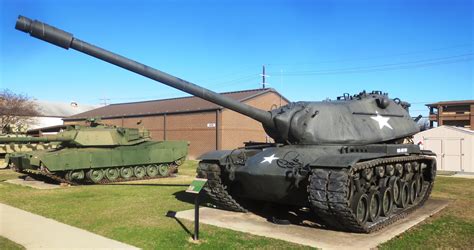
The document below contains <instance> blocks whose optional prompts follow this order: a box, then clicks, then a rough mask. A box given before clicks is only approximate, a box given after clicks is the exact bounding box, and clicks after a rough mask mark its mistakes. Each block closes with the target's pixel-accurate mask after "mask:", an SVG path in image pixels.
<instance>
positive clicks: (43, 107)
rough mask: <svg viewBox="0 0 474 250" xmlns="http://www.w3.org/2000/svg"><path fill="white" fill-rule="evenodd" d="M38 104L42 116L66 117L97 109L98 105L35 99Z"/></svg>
mask: <svg viewBox="0 0 474 250" xmlns="http://www.w3.org/2000/svg"><path fill="white" fill-rule="evenodd" d="M35 103H36V104H37V105H38V110H39V112H40V116H41V117H58V118H64V117H68V116H71V115H75V114H79V113H83V112H86V111H89V110H91V109H95V108H97V107H98V106H96V105H83V104H78V103H76V102H71V103H64V102H50V101H35Z"/></svg>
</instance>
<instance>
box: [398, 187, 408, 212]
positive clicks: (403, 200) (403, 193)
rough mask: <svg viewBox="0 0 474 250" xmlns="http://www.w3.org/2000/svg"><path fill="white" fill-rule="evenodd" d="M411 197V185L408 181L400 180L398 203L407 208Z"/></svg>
mask: <svg viewBox="0 0 474 250" xmlns="http://www.w3.org/2000/svg"><path fill="white" fill-rule="evenodd" d="M409 199H410V187H409V186H408V183H407V182H406V181H401V182H400V202H399V204H397V205H398V206H399V207H401V208H406V207H407V206H408V201H409Z"/></svg>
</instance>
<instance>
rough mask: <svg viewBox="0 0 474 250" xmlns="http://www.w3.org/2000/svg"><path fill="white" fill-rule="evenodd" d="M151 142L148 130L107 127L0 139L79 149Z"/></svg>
mask: <svg viewBox="0 0 474 250" xmlns="http://www.w3.org/2000/svg"><path fill="white" fill-rule="evenodd" d="M149 140H150V136H149V132H148V131H147V130H142V131H140V130H139V129H136V128H120V127H115V126H106V125H95V126H93V127H88V126H70V127H68V128H67V129H66V130H64V131H62V132H59V133H58V134H56V135H46V136H42V137H0V143H37V142H60V143H61V144H65V145H66V144H67V145H68V146H77V147H96V146H108V147H114V146H124V145H135V144H139V143H142V142H144V141H149Z"/></svg>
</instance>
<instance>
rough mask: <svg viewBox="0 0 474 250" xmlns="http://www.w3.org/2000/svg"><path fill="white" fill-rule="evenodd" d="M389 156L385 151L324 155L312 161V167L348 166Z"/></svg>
mask: <svg viewBox="0 0 474 250" xmlns="http://www.w3.org/2000/svg"><path fill="white" fill-rule="evenodd" d="M385 156H387V154H384V153H365V154H347V155H324V156H321V157H318V158H317V159H316V160H314V161H313V162H311V163H310V164H309V166H310V167H311V168H324V167H331V168H332V167H336V168H348V167H350V166H353V165H354V164H356V163H357V162H359V161H361V160H371V159H375V158H383V157H385Z"/></svg>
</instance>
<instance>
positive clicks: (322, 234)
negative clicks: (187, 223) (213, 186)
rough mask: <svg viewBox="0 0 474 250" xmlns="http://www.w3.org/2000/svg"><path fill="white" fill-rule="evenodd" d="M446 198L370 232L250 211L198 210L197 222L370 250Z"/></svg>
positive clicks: (185, 215) (189, 213)
mask: <svg viewBox="0 0 474 250" xmlns="http://www.w3.org/2000/svg"><path fill="white" fill-rule="evenodd" d="M448 203H449V202H448V201H446V200H439V199H430V200H428V201H427V202H426V203H425V205H424V206H423V207H422V208H420V209H418V210H416V211H415V212H413V213H411V214H410V215H408V216H407V217H405V218H403V219H401V220H398V221H397V222H395V223H393V224H392V225H390V226H388V227H385V228H384V229H382V230H380V231H377V232H374V233H371V234H356V233H346V232H338V231H332V230H327V229H322V228H317V227H308V226H299V225H275V224H273V223H270V222H268V221H267V220H266V218H263V217H260V216H258V215H255V214H251V213H246V214H244V213H236V212H229V211H224V210H218V209H212V208H202V209H200V217H199V220H200V222H202V223H204V224H209V225H214V226H218V227H223V228H227V229H232V230H236V231H241V232H245V233H250V234H255V235H259V236H265V237H269V238H275V239H280V240H285V241H289V242H293V243H297V244H301V245H307V246H311V247H317V248H322V249H349V248H350V249H373V248H376V247H377V246H378V245H380V244H382V243H384V242H386V241H388V240H390V239H392V238H393V237H395V236H397V235H399V234H401V233H403V232H405V231H406V230H407V229H409V228H411V227H413V226H415V225H416V224H418V223H420V222H421V221H423V220H425V219H426V218H428V217H430V216H432V215H433V214H436V213H437V212H439V211H441V210H442V209H443V208H445V207H446V206H447V205H448ZM176 218H179V219H186V220H191V221H194V209H192V210H186V211H182V212H178V213H177V214H176Z"/></svg>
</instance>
